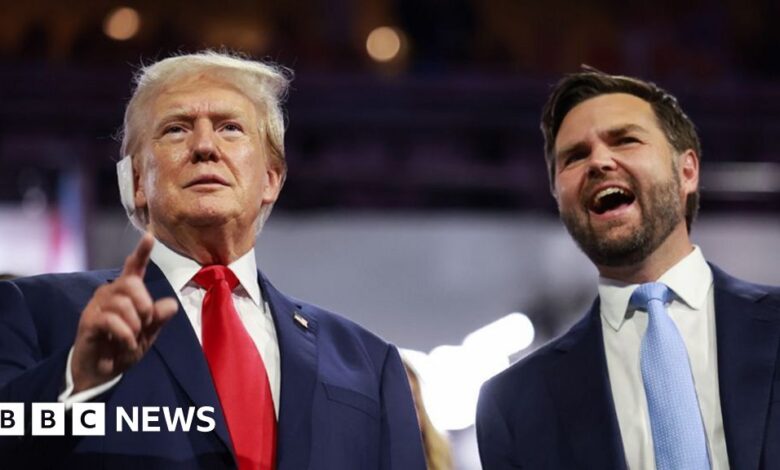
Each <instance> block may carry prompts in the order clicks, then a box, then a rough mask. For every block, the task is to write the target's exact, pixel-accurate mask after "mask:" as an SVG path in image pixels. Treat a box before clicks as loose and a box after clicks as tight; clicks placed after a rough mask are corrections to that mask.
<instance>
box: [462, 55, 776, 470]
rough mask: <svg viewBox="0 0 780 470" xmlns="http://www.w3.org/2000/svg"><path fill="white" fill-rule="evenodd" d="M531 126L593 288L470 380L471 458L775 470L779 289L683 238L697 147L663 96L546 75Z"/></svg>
mask: <svg viewBox="0 0 780 470" xmlns="http://www.w3.org/2000/svg"><path fill="white" fill-rule="evenodd" d="M542 130H543V133H544V137H545V141H546V146H545V151H546V158H547V163H548V170H549V175H550V182H551V188H552V192H553V195H554V197H555V199H556V201H557V203H558V208H559V212H560V215H561V218H562V219H563V222H564V224H565V225H566V228H567V229H568V231H569V233H570V234H571V235H572V237H573V238H574V240H575V241H576V242H577V244H578V245H579V246H580V248H581V249H582V250H583V251H584V252H585V254H586V255H587V256H588V257H589V258H590V260H591V261H592V262H593V263H594V264H595V265H596V267H597V268H598V271H599V274H600V279H599V288H598V290H599V296H598V298H597V299H596V301H595V303H594V304H593V306H592V307H591V309H590V311H589V312H588V313H587V315H586V316H585V317H584V318H583V319H582V320H581V321H580V322H579V323H577V324H576V325H575V326H574V327H572V329H571V330H570V331H569V332H567V333H566V334H564V335H563V336H562V337H560V338H558V339H556V340H554V341H552V342H551V343H549V344H547V345H546V346H544V347H543V348H541V349H540V350H538V351H536V352H535V353H534V354H532V355H531V356H529V357H528V358H525V359H524V360H523V361H521V362H519V363H517V364H515V365H513V366H512V367H510V368H509V369H507V370H506V371H504V372H503V373H501V374H499V375H498V376H496V377H494V378H493V379H491V380H490V381H489V382H488V383H487V384H485V385H484V387H483V389H482V391H481V396H480V402H479V408H478V419H477V434H478V440H479V448H480V455H481V459H482V463H483V466H484V468H485V469H488V470H503V469H519V468H532V469H591V468H592V469H596V468H598V469H626V468H632V469H650V468H658V469H672V470H676V469H710V468H711V469H727V468H734V469H760V468H763V469H770V468H780V360H779V359H778V356H780V289H778V288H776V287H766V286H759V285H755V284H750V283H747V282H744V281H741V280H738V279H735V278H733V277H731V276H729V275H728V274H726V273H724V272H723V271H722V270H720V269H718V268H717V267H715V266H713V265H711V264H708V263H707V262H706V261H705V258H704V256H703V254H702V252H701V249H700V248H698V247H696V246H695V245H693V244H692V243H691V240H690V235H689V234H690V229H691V224H692V223H693V219H694V216H695V214H696V211H697V209H698V187H699V162H700V157H701V146H700V144H699V138H698V136H697V134H696V130H695V128H694V126H693V123H692V122H691V121H690V119H689V118H688V117H687V116H686V115H685V114H684V112H683V111H682V109H681V108H680V106H679V104H678V102H677V100H676V99H675V98H674V97H673V96H671V95H670V94H669V93H667V92H666V91H664V90H662V89H660V88H659V87H657V86H656V85H654V84H652V83H648V82H645V81H642V80H637V79H634V78H630V77H624V76H614V75H608V74H605V73H602V72H599V71H597V70H593V69H590V68H586V69H585V70H583V71H581V72H579V73H575V74H572V75H569V76H567V77H565V78H564V79H562V80H561V81H560V82H559V83H558V84H557V85H556V86H555V88H554V89H553V91H552V93H551V95H550V98H549V99H548V102H547V104H546V106H545V108H544V111H543V117H542Z"/></svg>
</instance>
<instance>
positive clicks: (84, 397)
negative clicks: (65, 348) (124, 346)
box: [57, 348, 122, 410]
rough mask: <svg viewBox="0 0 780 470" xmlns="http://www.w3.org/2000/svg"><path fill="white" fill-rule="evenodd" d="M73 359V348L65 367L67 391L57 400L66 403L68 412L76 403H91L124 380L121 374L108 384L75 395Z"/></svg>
mask: <svg viewBox="0 0 780 470" xmlns="http://www.w3.org/2000/svg"><path fill="white" fill-rule="evenodd" d="M72 359H73V348H70V352H69V353H68V362H67V364H66V365H65V390H63V392H62V393H60V396H59V397H58V398H57V400H58V401H59V402H60V403H65V409H66V410H69V409H70V408H71V407H72V406H73V404H74V403H83V402H86V401H89V400H91V399H93V398H95V397H96V396H98V395H100V394H101V393H104V392H106V391H108V390H110V389H111V387H113V386H114V385H116V384H117V383H118V382H119V381H120V380H121V379H122V374H119V375H117V376H116V377H114V378H113V379H111V380H109V381H108V382H106V383H103V384H100V385H98V386H96V387H92V388H88V389H87V390H82V391H81V392H79V393H76V394H74V393H73V386H74V385H73V374H72V373H71V360H72Z"/></svg>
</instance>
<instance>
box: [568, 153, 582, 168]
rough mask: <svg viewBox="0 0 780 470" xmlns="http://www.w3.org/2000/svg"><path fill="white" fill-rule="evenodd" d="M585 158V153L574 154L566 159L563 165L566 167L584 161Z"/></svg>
mask: <svg viewBox="0 0 780 470" xmlns="http://www.w3.org/2000/svg"><path fill="white" fill-rule="evenodd" d="M585 156H586V154H585V152H572V153H570V154H568V155H566V156H565V157H564V159H563V164H564V166H566V165H569V164H572V163H574V162H576V161H577V160H582V159H583V158H585Z"/></svg>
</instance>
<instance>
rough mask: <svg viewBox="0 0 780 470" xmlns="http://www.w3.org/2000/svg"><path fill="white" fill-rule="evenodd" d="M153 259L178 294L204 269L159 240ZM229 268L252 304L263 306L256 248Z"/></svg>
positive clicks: (153, 249)
mask: <svg viewBox="0 0 780 470" xmlns="http://www.w3.org/2000/svg"><path fill="white" fill-rule="evenodd" d="M151 259H152V261H154V264H156V265H157V266H158V267H159V268H160V271H162V273H163V275H165V278H166V279H168V282H169V283H170V284H171V287H173V289H174V290H175V291H176V292H177V293H180V292H181V291H182V289H184V287H185V286H186V285H187V283H189V282H190V281H191V280H192V278H193V277H194V276H195V274H197V273H198V271H200V268H201V267H202V266H201V265H200V264H198V262H197V261H195V260H194V259H192V258H187V257H186V256H184V255H181V254H179V253H177V252H175V251H173V250H172V249H170V248H168V247H167V246H166V245H165V244H164V243H162V242H161V241H159V240H155V244H154V246H153V247H152V254H151ZM228 268H230V270H231V271H233V274H235V275H236V277H237V278H238V282H239V283H240V284H241V287H243V288H244V290H245V291H246V293H247V294H248V295H249V297H250V298H251V299H252V302H254V303H255V305H257V306H258V307H259V306H261V305H262V304H261V296H260V286H259V284H258V283H257V260H256V259H255V250H254V248H252V249H251V250H249V251H247V252H246V253H245V254H244V255H243V256H241V257H240V258H238V259H237V260H235V261H233V262H232V263H230V264H229V265H228Z"/></svg>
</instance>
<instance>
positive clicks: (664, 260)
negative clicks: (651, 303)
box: [596, 224, 693, 284]
mask: <svg viewBox="0 0 780 470" xmlns="http://www.w3.org/2000/svg"><path fill="white" fill-rule="evenodd" d="M691 251H693V244H691V240H690V238H689V236H688V231H687V229H686V227H685V224H681V225H678V227H677V228H676V229H675V230H674V231H673V232H672V233H671V234H670V235H669V236H668V237H667V238H666V240H664V241H663V243H661V245H659V246H658V248H656V250H655V251H654V252H652V253H651V254H650V255H649V256H647V257H646V258H645V259H643V260H642V261H640V262H638V263H635V264H632V265H628V266H599V265H597V266H596V268H598V270H599V274H600V275H601V276H602V277H605V278H607V279H614V280H616V281H621V282H625V283H627V284H642V283H645V282H654V281H657V280H658V278H660V277H661V276H662V275H663V273H665V272H666V271H668V270H669V269H671V268H672V266H674V265H676V264H677V263H679V262H680V261H681V260H682V259H683V258H685V257H686V256H688V255H689V254H690V253H691Z"/></svg>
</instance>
